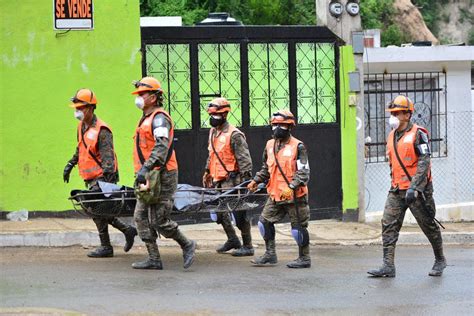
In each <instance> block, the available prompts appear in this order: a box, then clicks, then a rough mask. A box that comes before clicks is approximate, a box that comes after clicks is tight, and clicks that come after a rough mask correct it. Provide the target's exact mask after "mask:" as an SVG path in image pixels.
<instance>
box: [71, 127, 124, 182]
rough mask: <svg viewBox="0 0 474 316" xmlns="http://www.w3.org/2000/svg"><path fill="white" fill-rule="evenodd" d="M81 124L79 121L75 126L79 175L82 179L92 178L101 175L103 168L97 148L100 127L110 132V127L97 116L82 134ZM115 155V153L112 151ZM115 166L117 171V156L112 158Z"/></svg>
mask: <svg viewBox="0 0 474 316" xmlns="http://www.w3.org/2000/svg"><path fill="white" fill-rule="evenodd" d="M82 124H83V122H82V121H81V122H79V125H78V126H77V135H78V136H77V140H78V144H77V148H78V150H79V161H78V168H79V175H80V176H81V177H82V179H84V180H93V179H97V178H99V177H101V176H102V175H103V170H102V166H101V162H102V159H101V157H100V152H99V148H97V143H98V141H99V133H100V130H101V129H102V128H105V129H108V130H109V131H110V132H111V133H112V130H111V129H110V127H109V126H108V125H107V124H106V123H104V122H103V121H102V120H100V119H99V118H97V120H96V123H95V126H94V127H92V126H91V127H89V128H88V129H87V130H86V131H85V132H84V134H82ZM114 155H115V153H114ZM114 162H115V166H114V170H115V172H117V168H118V166H117V156H115V159H114Z"/></svg>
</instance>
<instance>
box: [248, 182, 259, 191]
mask: <svg viewBox="0 0 474 316" xmlns="http://www.w3.org/2000/svg"><path fill="white" fill-rule="evenodd" d="M257 186H258V184H257V182H255V180H252V181H250V183H249V184H247V189H249V191H250V192H255V191H256V190H257Z"/></svg>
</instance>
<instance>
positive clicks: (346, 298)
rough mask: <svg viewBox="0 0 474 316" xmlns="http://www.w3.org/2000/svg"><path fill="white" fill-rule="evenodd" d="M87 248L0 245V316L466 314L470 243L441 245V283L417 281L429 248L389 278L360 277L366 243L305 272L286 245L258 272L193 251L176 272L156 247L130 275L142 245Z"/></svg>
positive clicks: (177, 260)
mask: <svg viewBox="0 0 474 316" xmlns="http://www.w3.org/2000/svg"><path fill="white" fill-rule="evenodd" d="M87 251H88V250H86V249H82V248H81V247H68V248H27V247H23V248H2V249H0V274H1V275H0V276H1V278H0V281H1V282H0V314H2V312H3V313H11V312H24V313H26V312H31V311H33V312H40V311H41V312H44V313H45V314H48V313H49V314H53V313H54V312H55V311H56V312H57V309H61V310H63V311H64V310H67V311H76V312H79V313H84V314H88V315H110V314H131V315H140V314H146V315H150V314H152V313H157V314H171V315H174V314H183V313H188V314H201V315H202V314H205V315H209V314H246V315H249V314H285V315H288V314H298V315H300V314H315V313H319V314H331V315H332V314H349V313H350V314H351V315H363V314H364V315H366V314H385V315H387V314H388V315H390V314H421V315H425V314H426V315H428V314H429V315H433V314H437V315H448V314H449V315H466V314H469V313H472V311H473V310H474V285H473V284H474V248H473V247H457V246H456V247H454V246H452V247H449V248H448V249H447V251H446V253H447V257H448V264H449V266H448V268H447V269H446V271H445V275H444V276H443V277H441V278H433V277H429V276H428V275H427V273H428V270H429V269H430V268H431V265H432V263H433V262H432V261H433V259H432V253H431V249H430V248H428V247H399V248H398V249H397V255H396V262H397V277H396V278H395V279H373V278H369V277H367V274H366V270H367V269H370V268H373V267H375V266H378V265H379V264H380V262H381V258H380V256H381V249H380V247H373V246H367V247H316V248H313V249H312V251H313V253H312V255H313V267H312V268H311V269H304V270H290V269H287V268H286V267H285V265H284V263H285V262H286V261H288V260H291V259H292V258H293V257H294V256H295V254H296V249H294V248H292V247H280V248H279V249H278V254H279V259H280V263H279V264H278V265H277V266H274V267H266V268H258V267H253V266H251V264H250V263H249V258H234V257H231V256H230V255H218V254H216V253H214V252H213V251H211V250H208V249H207V250H199V252H198V258H197V261H196V263H195V265H194V266H193V267H192V268H191V269H189V271H184V270H183V269H182V267H181V265H182V258H181V253H180V249H179V248H177V247H164V248H163V249H162V258H163V260H164V265H165V270H163V271H137V270H133V269H131V267H130V264H131V263H132V262H133V261H135V260H140V259H142V258H143V257H144V255H145V250H144V249H143V248H141V249H140V248H134V249H133V250H132V251H131V253H130V254H124V253H123V252H122V251H120V250H119V249H117V251H116V252H117V255H116V257H114V258H106V259H89V258H87V257H85V253H86V252H87ZM262 251H263V250H262V249H259V250H258V253H261V252H262ZM12 308H13V309H12ZM53 309H54V310H53ZM471 315H472V314H471Z"/></svg>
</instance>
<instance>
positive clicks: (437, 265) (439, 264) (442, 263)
mask: <svg viewBox="0 0 474 316" xmlns="http://www.w3.org/2000/svg"><path fill="white" fill-rule="evenodd" d="M433 252H434V255H435V262H434V265H433V268H431V271H430V272H429V273H428V275H429V276H442V275H443V270H444V268H446V266H447V264H446V258H445V257H444V254H443V245H442V244H441V245H440V246H437V247H433Z"/></svg>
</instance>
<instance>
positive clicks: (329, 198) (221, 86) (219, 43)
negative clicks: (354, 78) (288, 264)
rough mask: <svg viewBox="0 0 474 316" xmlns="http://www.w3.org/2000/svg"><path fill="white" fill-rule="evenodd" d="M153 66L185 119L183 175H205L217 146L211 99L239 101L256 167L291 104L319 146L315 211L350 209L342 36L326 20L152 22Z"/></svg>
mask: <svg viewBox="0 0 474 316" xmlns="http://www.w3.org/2000/svg"><path fill="white" fill-rule="evenodd" d="M141 31H142V52H143V53H144V54H143V65H142V67H143V69H142V70H143V74H144V75H151V76H154V77H156V78H157V79H158V80H160V81H161V83H162V85H163V89H164V91H165V107H166V109H167V110H168V111H169V113H170V114H171V116H172V117H173V119H174V121H175V124H176V131H175V149H176V153H177V158H178V163H179V168H180V173H179V178H180V179H179V180H180V183H189V184H193V185H200V183H201V176H202V173H203V170H204V165H205V161H206V158H207V155H208V151H207V139H208V133H209V125H208V114H207V112H206V107H207V104H208V103H209V101H210V100H212V99H213V98H215V97H218V96H224V97H226V98H227V99H228V100H229V101H230V102H231V105H232V112H231V114H230V117H229V121H230V122H231V123H232V124H234V125H236V126H238V127H239V128H240V129H241V130H242V131H243V132H244V133H245V135H246V137H247V141H248V143H249V148H250V153H251V155H252V159H253V163H254V170H253V171H254V172H256V171H258V170H259V169H260V167H261V163H262V153H263V149H264V147H265V143H266V141H267V140H268V139H269V138H270V137H271V129H270V128H269V118H270V116H271V114H272V113H274V112H275V111H276V110H278V109H282V108H289V109H290V110H291V111H292V112H293V113H294V114H295V115H296V116H297V118H298V125H297V128H296V129H295V130H294V133H293V134H294V135H295V137H297V138H299V139H300V140H302V141H303V142H304V143H305V144H306V146H307V148H308V152H309V158H310V168H311V180H310V183H309V190H310V193H309V201H310V207H311V210H312V212H311V214H312V218H340V217H341V216H342V211H341V208H342V192H341V139H340V126H339V76H338V59H339V51H338V45H339V44H340V41H339V39H338V38H337V37H336V36H335V35H334V34H333V33H331V32H330V31H329V30H328V29H327V28H324V27H246V26H198V27H143V28H142V29H141Z"/></svg>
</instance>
